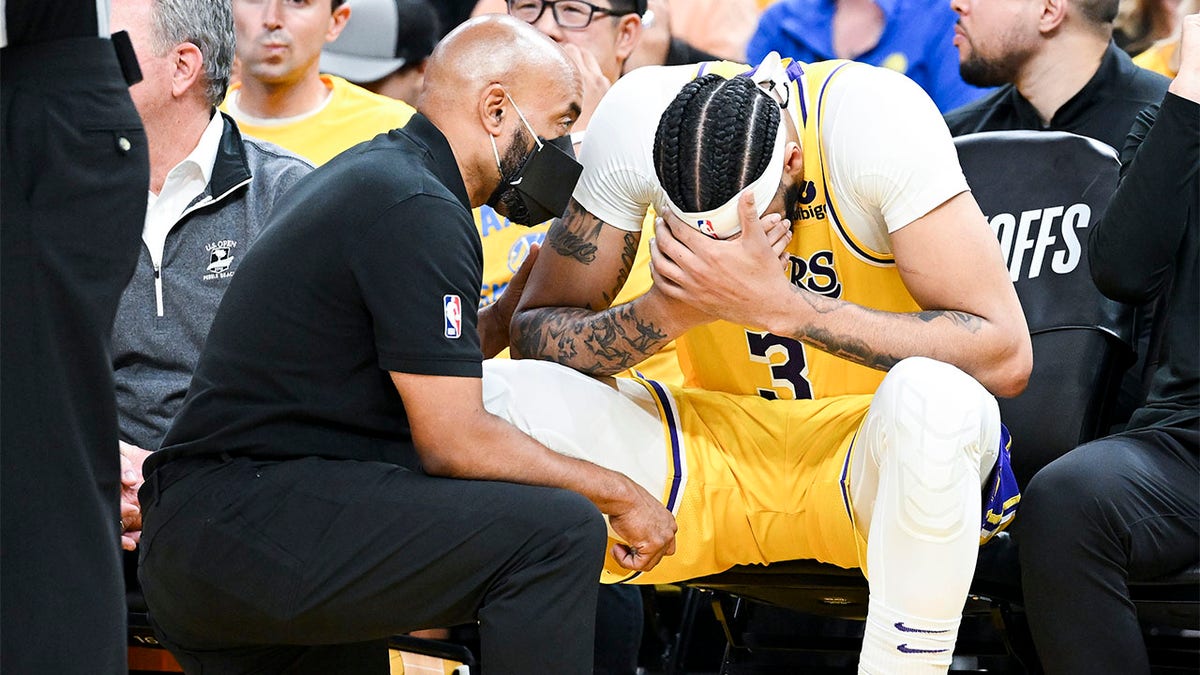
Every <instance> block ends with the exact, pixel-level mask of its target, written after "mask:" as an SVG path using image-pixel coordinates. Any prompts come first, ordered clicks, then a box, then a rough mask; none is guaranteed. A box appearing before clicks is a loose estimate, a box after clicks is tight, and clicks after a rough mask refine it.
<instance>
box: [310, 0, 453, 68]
mask: <svg viewBox="0 0 1200 675" xmlns="http://www.w3.org/2000/svg"><path fill="white" fill-rule="evenodd" d="M346 4H347V5H349V6H350V19H349V21H347V22H346V27H345V28H343V29H342V34H341V35H340V36H338V39H337V40H335V41H334V42H331V43H329V44H327V45H325V48H324V49H323V50H321V71H322V72H326V73H332V74H334V75H337V76H338V77H344V78H346V79H347V80H350V81H351V82H357V83H362V82H374V81H376V80H379V79H382V78H384V77H385V76H387V75H390V74H392V73H394V72H396V71H397V70H399V69H400V68H402V67H403V66H404V65H405V64H407V63H418V62H420V61H421V60H422V59H424V58H425V57H427V56H429V54H430V53H431V52H433V47H434V45H436V44H437V41H438V40H439V39H440V36H441V31H440V30H439V27H438V18H437V12H436V11H435V10H434V8H433V7H432V6H431V5H430V4H429V3H428V2H427V1H426V0H347V2H346Z"/></svg>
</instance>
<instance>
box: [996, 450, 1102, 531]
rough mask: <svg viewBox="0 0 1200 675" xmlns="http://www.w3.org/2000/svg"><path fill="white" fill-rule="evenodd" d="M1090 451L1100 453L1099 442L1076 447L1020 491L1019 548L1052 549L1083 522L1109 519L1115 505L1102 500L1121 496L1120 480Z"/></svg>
mask: <svg viewBox="0 0 1200 675" xmlns="http://www.w3.org/2000/svg"><path fill="white" fill-rule="evenodd" d="M1094 450H1101V448H1099V447H1098V444H1097V443H1089V444H1087V445H1084V446H1080V447H1079V448H1076V449H1075V450H1073V451H1071V452H1069V453H1067V454H1065V455H1063V456H1062V457H1059V458H1058V459H1056V460H1055V461H1053V462H1051V463H1049V464H1047V465H1046V466H1045V467H1044V468H1042V469H1041V470H1040V471H1038V472H1037V473H1036V474H1034V476H1033V478H1032V479H1031V480H1030V481H1029V485H1028V486H1027V487H1026V488H1025V489H1024V490H1023V491H1022V496H1021V510H1020V515H1019V516H1018V519H1017V528H1018V531H1019V534H1020V539H1021V542H1022V547H1024V546H1025V545H1026V543H1025V542H1028V543H1029V544H1030V545H1034V546H1039V547H1041V546H1052V545H1055V542H1056V541H1058V540H1059V539H1060V538H1062V535H1063V533H1064V532H1075V533H1077V532H1079V531H1080V526H1081V525H1083V524H1084V523H1085V522H1105V521H1107V520H1109V518H1108V516H1107V515H1106V514H1105V511H1106V510H1107V509H1108V508H1109V507H1110V506H1111V505H1112V503H1113V501H1112V500H1111V499H1109V498H1106V496H1108V497H1112V496H1115V495H1117V494H1118V493H1120V492H1121V491H1122V490H1123V488H1122V483H1123V482H1124V479H1123V477H1122V476H1121V475H1120V473H1121V472H1120V470H1119V469H1118V468H1116V466H1115V465H1114V464H1111V463H1109V462H1107V461H1105V460H1104V458H1103V457H1102V456H1101V455H1103V454H1104V453H1103V452H1093V451H1094ZM1064 543H1065V542H1064Z"/></svg>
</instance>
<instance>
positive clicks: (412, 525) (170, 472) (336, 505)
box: [139, 457, 606, 675]
mask: <svg viewBox="0 0 1200 675" xmlns="http://www.w3.org/2000/svg"><path fill="white" fill-rule="evenodd" d="M140 498H141V504H142V508H143V510H144V529H143V534H142V543H141V547H140V548H141V549H142V557H141V564H140V569H139V577H140V579H141V582H142V588H143V591H144V593H145V595H146V602H147V604H148V606H149V608H150V616H151V620H152V621H153V623H154V625H155V628H156V631H157V632H158V633H159V637H160V639H162V640H163V642H164V643H165V644H167V645H168V646H169V647H170V648H171V650H172V652H173V653H175V655H176V656H177V657H178V658H179V660H180V662H181V663H182V664H183V666H184V668H185V669H186V670H187V672H189V673H198V672H203V673H205V674H206V675H208V674H211V673H235V672H236V673H243V672H264V673H277V672H322V671H321V669H320V668H311V667H308V666H307V663H306V661H308V660H311V659H314V658H321V657H320V656H319V654H320V653H321V652H323V651H326V648H324V647H322V646H323V645H342V647H341V648H342V649H345V648H346V646H347V645H351V646H352V645H353V644H354V643H364V642H367V643H368V648H369V644H370V643H369V641H378V640H382V639H383V638H386V637H387V636H389V635H394V634H397V633H403V632H408V631H411V630H416V629H421V628H436V627H439V626H452V625H455V624H461V623H467V622H471V621H475V620H476V619H478V621H479V630H480V636H481V645H482V646H481V649H482V654H481V658H480V660H481V664H482V666H483V668H484V671H485V672H486V673H488V675H505V674H512V675H522V674H525V673H563V674H570V673H581V674H582V673H588V672H590V670H591V665H592V641H593V631H594V628H595V612H596V586H597V584H596V580H597V579H598V578H599V577H600V567H601V564H602V562H603V551H604V547H605V542H606V533H605V527H604V523H603V521H602V520H601V518H600V515H599V512H598V511H597V510H596V508H595V507H594V506H593V505H592V504H591V503H590V502H588V501H587V500H585V499H584V498H583V497H581V496H579V495H578V494H575V493H573V492H568V491H565V490H554V489H549V488H535V487H528V486H521V485H511V484H507V483H493V482H485V481H460V480H449V479H442V478H431V477H429V476H425V475H421V474H418V473H414V472H411V471H408V470H405V469H402V468H399V467H397V466H394V465H390V464H380V463H375V462H355V461H334V460H325V459H319V458H315V457H313V458H305V459H298V460H290V461H283V462H259V461H253V460H250V459H246V458H235V459H226V460H215V461H200V462H199V463H197V462H196V461H192V460H180V461H178V462H175V463H168V464H166V465H164V466H163V467H161V468H160V469H159V470H158V471H157V472H155V473H154V474H152V476H151V478H150V479H149V480H148V482H147V484H146V487H143V488H142V491H141V495H140ZM377 644H378V643H377ZM379 653H380V654H381V656H382V655H383V653H382V650H380V652H379ZM315 655H317V656H315ZM381 663H382V668H383V670H382V672H387V670H386V665H387V664H386V659H385V660H384V661H382V662H381ZM370 670H371V666H370V665H369V664H367V665H363V666H361V667H360V668H356V669H347V668H345V667H342V668H339V670H338V672H367V671H370ZM325 672H328V671H327V670H326V671H325Z"/></svg>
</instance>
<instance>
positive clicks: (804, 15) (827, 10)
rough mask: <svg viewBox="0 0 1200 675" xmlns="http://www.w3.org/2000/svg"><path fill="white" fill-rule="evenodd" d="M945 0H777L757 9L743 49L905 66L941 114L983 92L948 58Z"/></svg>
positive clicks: (753, 57) (808, 59) (753, 58)
mask: <svg viewBox="0 0 1200 675" xmlns="http://www.w3.org/2000/svg"><path fill="white" fill-rule="evenodd" d="M953 25H954V11H953V10H951V9H950V7H949V6H947V4H946V0H782V1H781V2H777V3H775V4H774V5H771V6H770V7H768V8H767V9H766V10H764V11H763V13H762V16H761V17H760V18H759V21H758V28H757V30H755V32H754V36H753V37H752V38H750V44H749V46H747V48H746V55H747V57H748V58H749V59H750V62H751V63H757V62H758V61H759V60H761V59H762V58H763V57H764V56H766V54H767V53H768V52H772V51H776V52H779V55H780V56H783V57H785V58H786V57H791V58H793V59H796V60H798V61H803V62H805V63H813V62H816V61H827V60H830V59H851V60H854V61H862V62H864V63H870V64H871V65H875V66H883V67H884V68H890V69H891V70H895V71H897V72H900V73H904V74H905V75H907V76H908V77H909V79H911V80H912V81H914V82H916V83H917V84H918V85H920V86H921V88H922V89H924V90H925V93H927V94H929V97H930V98H932V99H933V102H934V103H936V104H937V107H938V110H940V111H942V112H943V113H945V112H947V111H949V110H953V109H954V108H957V107H959V106H961V105H964V104H967V103H970V102H971V101H974V100H975V99H977V98H979V97H980V96H982V95H983V94H985V93H986V91H985V90H983V89H980V88H978V87H976V86H973V85H972V84H968V83H967V82H964V81H963V78H962V76H960V75H959V72H958V68H957V67H955V63H954V46H953V44H952V38H953V32H952V27H953Z"/></svg>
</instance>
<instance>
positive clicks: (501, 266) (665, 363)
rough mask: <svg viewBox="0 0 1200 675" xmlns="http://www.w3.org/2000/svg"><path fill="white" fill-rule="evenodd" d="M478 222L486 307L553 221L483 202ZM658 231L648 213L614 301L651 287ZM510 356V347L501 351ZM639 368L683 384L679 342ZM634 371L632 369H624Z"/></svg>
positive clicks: (661, 379)
mask: <svg viewBox="0 0 1200 675" xmlns="http://www.w3.org/2000/svg"><path fill="white" fill-rule="evenodd" d="M474 214H475V226H476V227H477V228H478V229H479V238H480V240H481V241H482V242H483V285H482V288H480V289H479V290H480V294H479V306H480V307H481V308H482V307H486V306H487V305H490V304H492V303H493V302H495V301H496V298H498V297H499V296H500V294H501V293H502V292H504V289H505V288H506V287H507V286H508V282H509V281H510V280H511V279H512V275H513V274H515V273H516V271H517V270H518V269H520V267H521V263H523V262H525V256H527V255H529V247H530V246H531V245H533V244H541V243H542V241H544V240H545V238H546V231H547V230H549V229H550V223H549V222H546V223H542V224H541V225H535V226H533V227H524V226H522V225H516V224H514V223H511V222H509V220H508V219H507V218H505V217H503V216H501V215H500V214H498V213H496V212H495V211H493V210H492V208H491V207H489V206H481V207H479V208H477V209H475V211H474ZM653 233H654V212H653V211H650V212H649V213H647V214H646V220H645V222H644V224H643V227H642V239H641V241H640V242H639V243H638V252H637V257H635V258H634V261H633V268H632V269H631V270H630V271H629V279H628V280H626V282H625V286H624V288H622V289H621V292H620V293H619V294H618V295H617V297H616V299H615V300H614V301H613V304H614V305H620V304H623V303H626V302H629V301H630V300H633V299H634V298H636V297H638V296H639V295H642V294H643V293H645V292H646V291H648V290H649V289H650V283H651V281H650V249H649V246H650V238H651V237H652V236H653ZM499 356H500V357H501V358H507V357H508V350H505V351H504V352H502V353H501V354H500V355H499ZM635 370H636V371H637V372H639V373H641V374H642V375H644V376H645V377H648V378H651V379H653V380H657V381H659V382H665V383H667V384H673V385H679V384H682V382H683V373H682V372H680V370H679V361H678V360H677V359H676V358H675V343H674V342H671V343H669V344H667V345H666V346H665V347H663V348H662V349H661V350H660V351H659V352H658V353H657V354H654V355H653V356H651V357H650V358H648V359H646V360H645V361H642V362H641V363H639V364H638V365H637V367H636V368H635ZM624 374H630V373H624Z"/></svg>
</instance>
